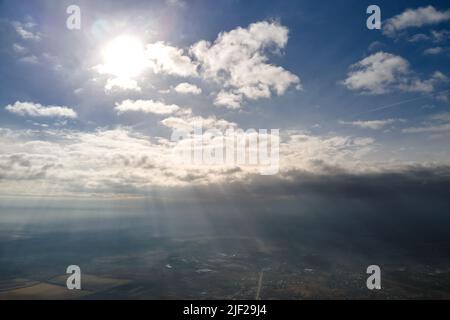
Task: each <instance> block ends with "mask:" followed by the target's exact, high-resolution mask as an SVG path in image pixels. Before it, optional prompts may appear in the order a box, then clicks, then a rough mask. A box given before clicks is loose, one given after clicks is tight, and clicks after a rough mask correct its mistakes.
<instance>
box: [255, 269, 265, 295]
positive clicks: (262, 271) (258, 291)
mask: <svg viewBox="0 0 450 320" xmlns="http://www.w3.org/2000/svg"><path fill="white" fill-rule="evenodd" d="M263 276H264V270H261V272H260V273H259V280H258V288H257V289H256V297H255V300H260V296H259V295H260V293H261V286H262V281H263Z"/></svg>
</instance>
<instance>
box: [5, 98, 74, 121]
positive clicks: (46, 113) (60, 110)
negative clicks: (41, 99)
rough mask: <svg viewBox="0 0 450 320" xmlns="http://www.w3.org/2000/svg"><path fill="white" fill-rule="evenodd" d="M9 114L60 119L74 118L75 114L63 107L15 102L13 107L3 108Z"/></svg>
mask: <svg viewBox="0 0 450 320" xmlns="http://www.w3.org/2000/svg"><path fill="white" fill-rule="evenodd" d="M5 109H6V110H7V111H9V112H12V113H15V114H18V115H20V116H30V117H60V118H76V117H77V113H76V112H75V111H74V110H72V109H71V108H69V107H65V106H43V105H41V104H39V103H34V102H20V101H16V102H15V103H14V104H13V105H11V104H9V105H7V106H6V107H5Z"/></svg>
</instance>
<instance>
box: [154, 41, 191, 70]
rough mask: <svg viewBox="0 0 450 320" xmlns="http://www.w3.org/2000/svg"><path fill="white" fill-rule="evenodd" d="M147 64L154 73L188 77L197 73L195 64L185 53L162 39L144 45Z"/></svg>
mask: <svg viewBox="0 0 450 320" xmlns="http://www.w3.org/2000/svg"><path fill="white" fill-rule="evenodd" d="M145 55H146V58H147V59H148V62H149V66H150V68H151V69H152V70H153V72H155V73H167V74H171V75H176V76H182V77H188V76H196V75H197V65H196V63H194V62H193V61H192V59H191V58H190V57H189V56H187V55H185V54H184V52H183V50H182V49H179V48H177V47H173V46H170V45H168V44H166V43H164V42H162V41H158V42H156V43H151V44H148V45H147V46H146V52H145Z"/></svg>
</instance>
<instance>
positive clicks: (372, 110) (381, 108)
mask: <svg viewBox="0 0 450 320" xmlns="http://www.w3.org/2000/svg"><path fill="white" fill-rule="evenodd" d="M448 91H450V89H447V90H443V91H439V92H436V93H435V94H434V95H437V94H440V93H444V92H448ZM425 98H427V97H418V98H413V99H408V100H403V101H399V102H395V103H391V104H388V105H385V106H381V107H377V108H374V109H370V110H367V111H363V112H360V113H356V114H353V115H351V116H350V117H356V116H359V115H362V114H367V113H371V112H375V111H379V110H384V109H389V108H392V107H395V106H398V105H401V104H404V103H407V102H412V101H417V100H421V99H425Z"/></svg>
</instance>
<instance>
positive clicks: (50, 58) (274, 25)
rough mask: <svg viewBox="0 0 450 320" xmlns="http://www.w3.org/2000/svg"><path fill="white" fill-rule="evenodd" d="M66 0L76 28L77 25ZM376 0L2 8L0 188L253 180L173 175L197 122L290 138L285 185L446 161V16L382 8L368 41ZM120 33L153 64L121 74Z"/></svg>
mask: <svg viewBox="0 0 450 320" xmlns="http://www.w3.org/2000/svg"><path fill="white" fill-rule="evenodd" d="M71 4H76V5H78V6H79V7H80V8H81V14H82V15H81V17H82V20H81V30H68V29H67V28H66V19H67V17H68V15H67V14H66V13H65V11H66V8H67V6H69V5H71ZM370 4H373V3H372V2H368V1H341V2H339V3H336V2H334V1H320V2H319V1H279V2H275V1H189V2H187V1H186V2H185V1H182V0H179V1H131V2H127V3H126V4H124V3H122V2H120V1H107V2H106V1H95V2H94V1H59V2H58V3H55V2H54V1H33V2H17V1H1V2H0V33H1V42H2V43H1V49H0V75H1V77H2V86H1V87H0V127H1V128H2V129H1V130H2V131H1V134H2V137H1V139H2V141H3V143H2V144H3V147H2V150H1V155H2V166H1V168H2V170H4V172H2V176H3V180H2V182H1V183H0V189H1V191H0V192H2V193H3V194H10V193H11V190H15V191H13V192H18V193H19V194H20V193H21V192H23V193H24V194H28V193H30V188H31V189H33V186H43V185H45V188H44V189H45V190H47V192H55V193H56V194H58V193H60V192H62V193H64V194H65V193H69V194H73V193H77V194H78V193H83V194H84V193H87V194H90V193H96V192H100V191H101V192H106V191H105V190H109V191H108V192H111V188H113V189H114V190H117V189H120V191H114V192H112V193H113V194H114V193H115V192H119V193H122V192H124V193H130V192H131V193H132V192H135V191H136V190H140V191H142V190H148V188H149V187H152V186H158V187H160V186H164V187H167V186H175V185H176V186H178V185H183V183H185V182H186V181H189V183H193V184H197V183H199V184H201V185H204V184H209V183H217V182H219V183H227V182H230V181H233V182H234V181H236V180H237V181H240V180H241V179H242V181H244V180H245V179H246V177H247V175H252V174H253V173H252V172H246V171H245V169H242V171H239V174H230V173H228V172H225V171H220V170H218V169H217V168H213V169H211V168H195V169H194V172H189V170H187V169H186V170H184V169H183V170H181V169H180V168H173V167H172V168H168V167H167V166H165V165H163V164H164V162H165V160H164V159H163V157H162V156H161V154H163V153H164V152H166V151H167V150H166V149H165V147H167V143H168V140H167V139H168V137H169V136H170V133H171V131H172V130H173V129H176V128H177V125H178V124H179V123H180V121H181V122H183V123H185V124H186V123H191V122H192V121H194V120H195V119H197V120H198V119H199V118H200V119H203V121H209V125H210V126H211V127H217V126H219V127H221V126H222V125H223V123H227V124H233V125H234V126H235V127H238V128H243V129H248V128H256V129H259V128H266V129H280V134H281V136H282V137H283V140H282V143H283V145H282V149H281V155H280V157H281V160H280V161H281V170H280V175H281V177H282V178H289V174H290V173H289V172H292V171H291V170H300V171H302V170H306V171H311V172H314V173H315V174H327V173H328V171H327V170H326V169H325V168H328V166H332V167H335V168H339V170H341V169H342V170H345V171H348V172H352V173H358V172H369V171H370V172H372V171H377V172H378V171H386V170H394V169H395V170H397V169H398V168H402V167H403V166H406V165H414V166H430V165H433V166H434V165H447V164H448V159H449V155H450V148H449V144H448V139H449V137H450V110H449V104H450V100H449V99H450V96H449V94H448V93H449V92H448V91H446V90H449V89H450V87H449V84H450V71H449V65H450V64H449V57H450V11H449V10H450V6H449V5H448V4H446V2H445V1H395V2H393V1H379V2H378V3H376V4H377V5H378V6H379V7H380V8H381V17H382V21H383V24H382V29H381V30H369V29H367V28H366V19H367V17H368V15H367V14H366V8H367V7H368V5H370ZM407 10H409V11H407ZM405 12H406V14H405ZM408 13H409V14H408ZM252 25H253V26H255V27H254V28H255V30H256V31H252V30H253V29H252ZM238 28H240V29H238ZM239 30H240V31H239ZM219 34H222V38H218V35H219ZM121 36H122V37H128V38H126V39H128V40H129V39H132V40H131V43H130V42H126V41H125V42H119V43H118V46H119V47H121V46H124V45H125V46H127V45H130V46H133V44H134V42H133V41H134V40H136V39H137V41H138V42H139V45H142V46H143V47H145V48H146V49H145V50H147V51H145V54H146V55H150V56H151V57H150V58H148V56H146V58H145V59H149V60H150V61H151V65H146V67H145V68H144V67H142V70H139V72H138V75H136V76H135V75H132V76H130V77H128V75H127V76H125V78H126V79H124V76H123V74H120V75H119V76H118V74H117V68H116V67H117V66H112V65H109V66H108V62H107V61H106V60H108V54H106V56H105V54H103V53H102V52H105V50H106V51H108V48H109V47H108V46H109V45H111V43H113V46H114V41H115V39H117V38H118V37H119V38H120V37H121ZM220 39H222V41H221V40H220ZM224 39H225V40H224ZM202 41H203V42H202ZM204 41H208V42H209V44H207V45H206V48H207V49H204V50H203V49H202V48H201V45H202V44H204V43H206V42H204ZM236 42H237V43H238V44H239V45H237V46H234V44H235V43H236ZM197 45H198V47H197ZM147 46H149V47H147ZM252 46H256V47H255V48H253V49H252ZM105 48H106V49H105ZM149 48H150V49H149ZM196 48H197V49H198V50H199V51H198V52H197V53H196V51H195V50H196ZM199 48H200V49H201V50H203V51H201V50H200V49H199ZM249 48H250V49H249ZM228 50H230V51H228ZM110 51H111V50H110ZM227 52H228V53H227ZM222 54H224V55H225V57H224V58H223V60H221V59H220V56H221V55H222ZM109 58H111V57H109ZM235 58H236V59H237V60H236V61H234V59H235ZM252 59H253V60H252ZM113 60H114V59H113ZM116 60H117V59H116ZM116 60H114V61H116ZM149 60H145V63H149V62H148V61H149ZM180 61H181V62H180ZM143 63H144V62H143ZM138 69H141V68H140V66H138ZM255 70H261V71H260V72H259V71H258V72H259V73H255ZM118 78H121V79H120V81H121V82H120V83H119V84H117V82H115V81H116V80H115V79H118ZM123 81H125V82H126V83H125V84H124V82H123ZM129 81H131V82H129ZM108 83H109V87H108ZM112 83H113V85H111V84H112ZM114 83H115V84H114ZM130 83H131V85H130ZM180 84H185V87H188V92H180V90H181V89H180V90H177V86H178V85H180ZM200 90H201V92H200ZM199 92H200V93H199ZM221 93H223V94H224V96H223V97H225V98H226V99H225V98H224V99H222V100H220V99H219V98H220V97H221V95H220V94H221ZM230 95H231V96H233V97H234V100H233V101H231V102H230ZM219 100H220V101H219ZM125 101H128V102H129V103H124V102H125ZM136 101H143V102H142V104H143V105H145V108H146V111H145V110H143V109H140V111H136V110H135V109H134V110H133V108H136V106H137V104H136ZM158 103H159V105H158V106H159V107H161V108H166V109H165V110H164V111H163V112H158V111H155V108H157V106H155V104H158ZM142 104H141V105H142ZM119 105H122V109H120V108H119V107H118V106H119ZM36 106H37V107H36ZM171 106H172V107H171ZM173 106H175V107H173ZM58 107H59V108H58ZM36 108H37V109H38V111H36ZM174 108H176V110H177V111H169V110H175V109H174ZM33 110H34V111H33ZM120 110H122V111H120ZM188 110H189V111H188ZM33 112H34V113H33ZM70 112H73V113H70ZM183 112H184V113H183ZM74 114H75V116H74ZM68 115H69V116H68ZM169 120H170V121H169ZM220 121H222V122H220ZM224 121H225V122H224ZM119 142H120V143H119ZM139 154H141V155H142V157H144V156H147V157H150V158H151V160H149V161H150V163H148V164H146V165H147V166H145V165H144V166H143V165H140V164H139V163H141V164H142V161H141V160H142V159H140V160H139V159H137V158H138V157H139ZM99 156H104V158H101V157H100V158H101V159H100V158H99ZM17 159H20V160H17ZM118 159H122V160H118ZM124 159H125V160H124ZM146 159H147V158H146ZM155 159H156V160H155ZM21 161H22V162H21ZM102 161H103V162H102ZM117 161H119V162H120V161H124V162H123V163H125V164H126V168H125V169H124V168H123V167H121V165H122V166H123V163H121V164H118V162H117ZM146 161H147V160H146ZM130 163H131V164H130ZM317 163H321V164H322V165H323V166H319V165H317ZM98 168H102V169H101V170H99V169H98ZM105 168H108V170H106V169H105ZM149 168H151V169H149ZM90 170H91V171H93V173H92V175H91V176H89V174H87V173H88V172H90ZM100 171H101V172H100ZM219 171H220V172H219ZM161 172H164V174H161ZM192 175H194V176H195V177H197V178H196V179H194V180H189V179H188V180H186V179H187V178H188V177H191V176H192ZM147 177H148V180H147V179H146V178H147ZM69 181H70V182H69ZM75 182H76V183H75ZM56 186H57V187H56ZM54 189H57V190H58V191H57V192H56V191H55V190H54ZM48 190H50V191H48ZM40 192H42V190H41V191H40Z"/></svg>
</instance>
